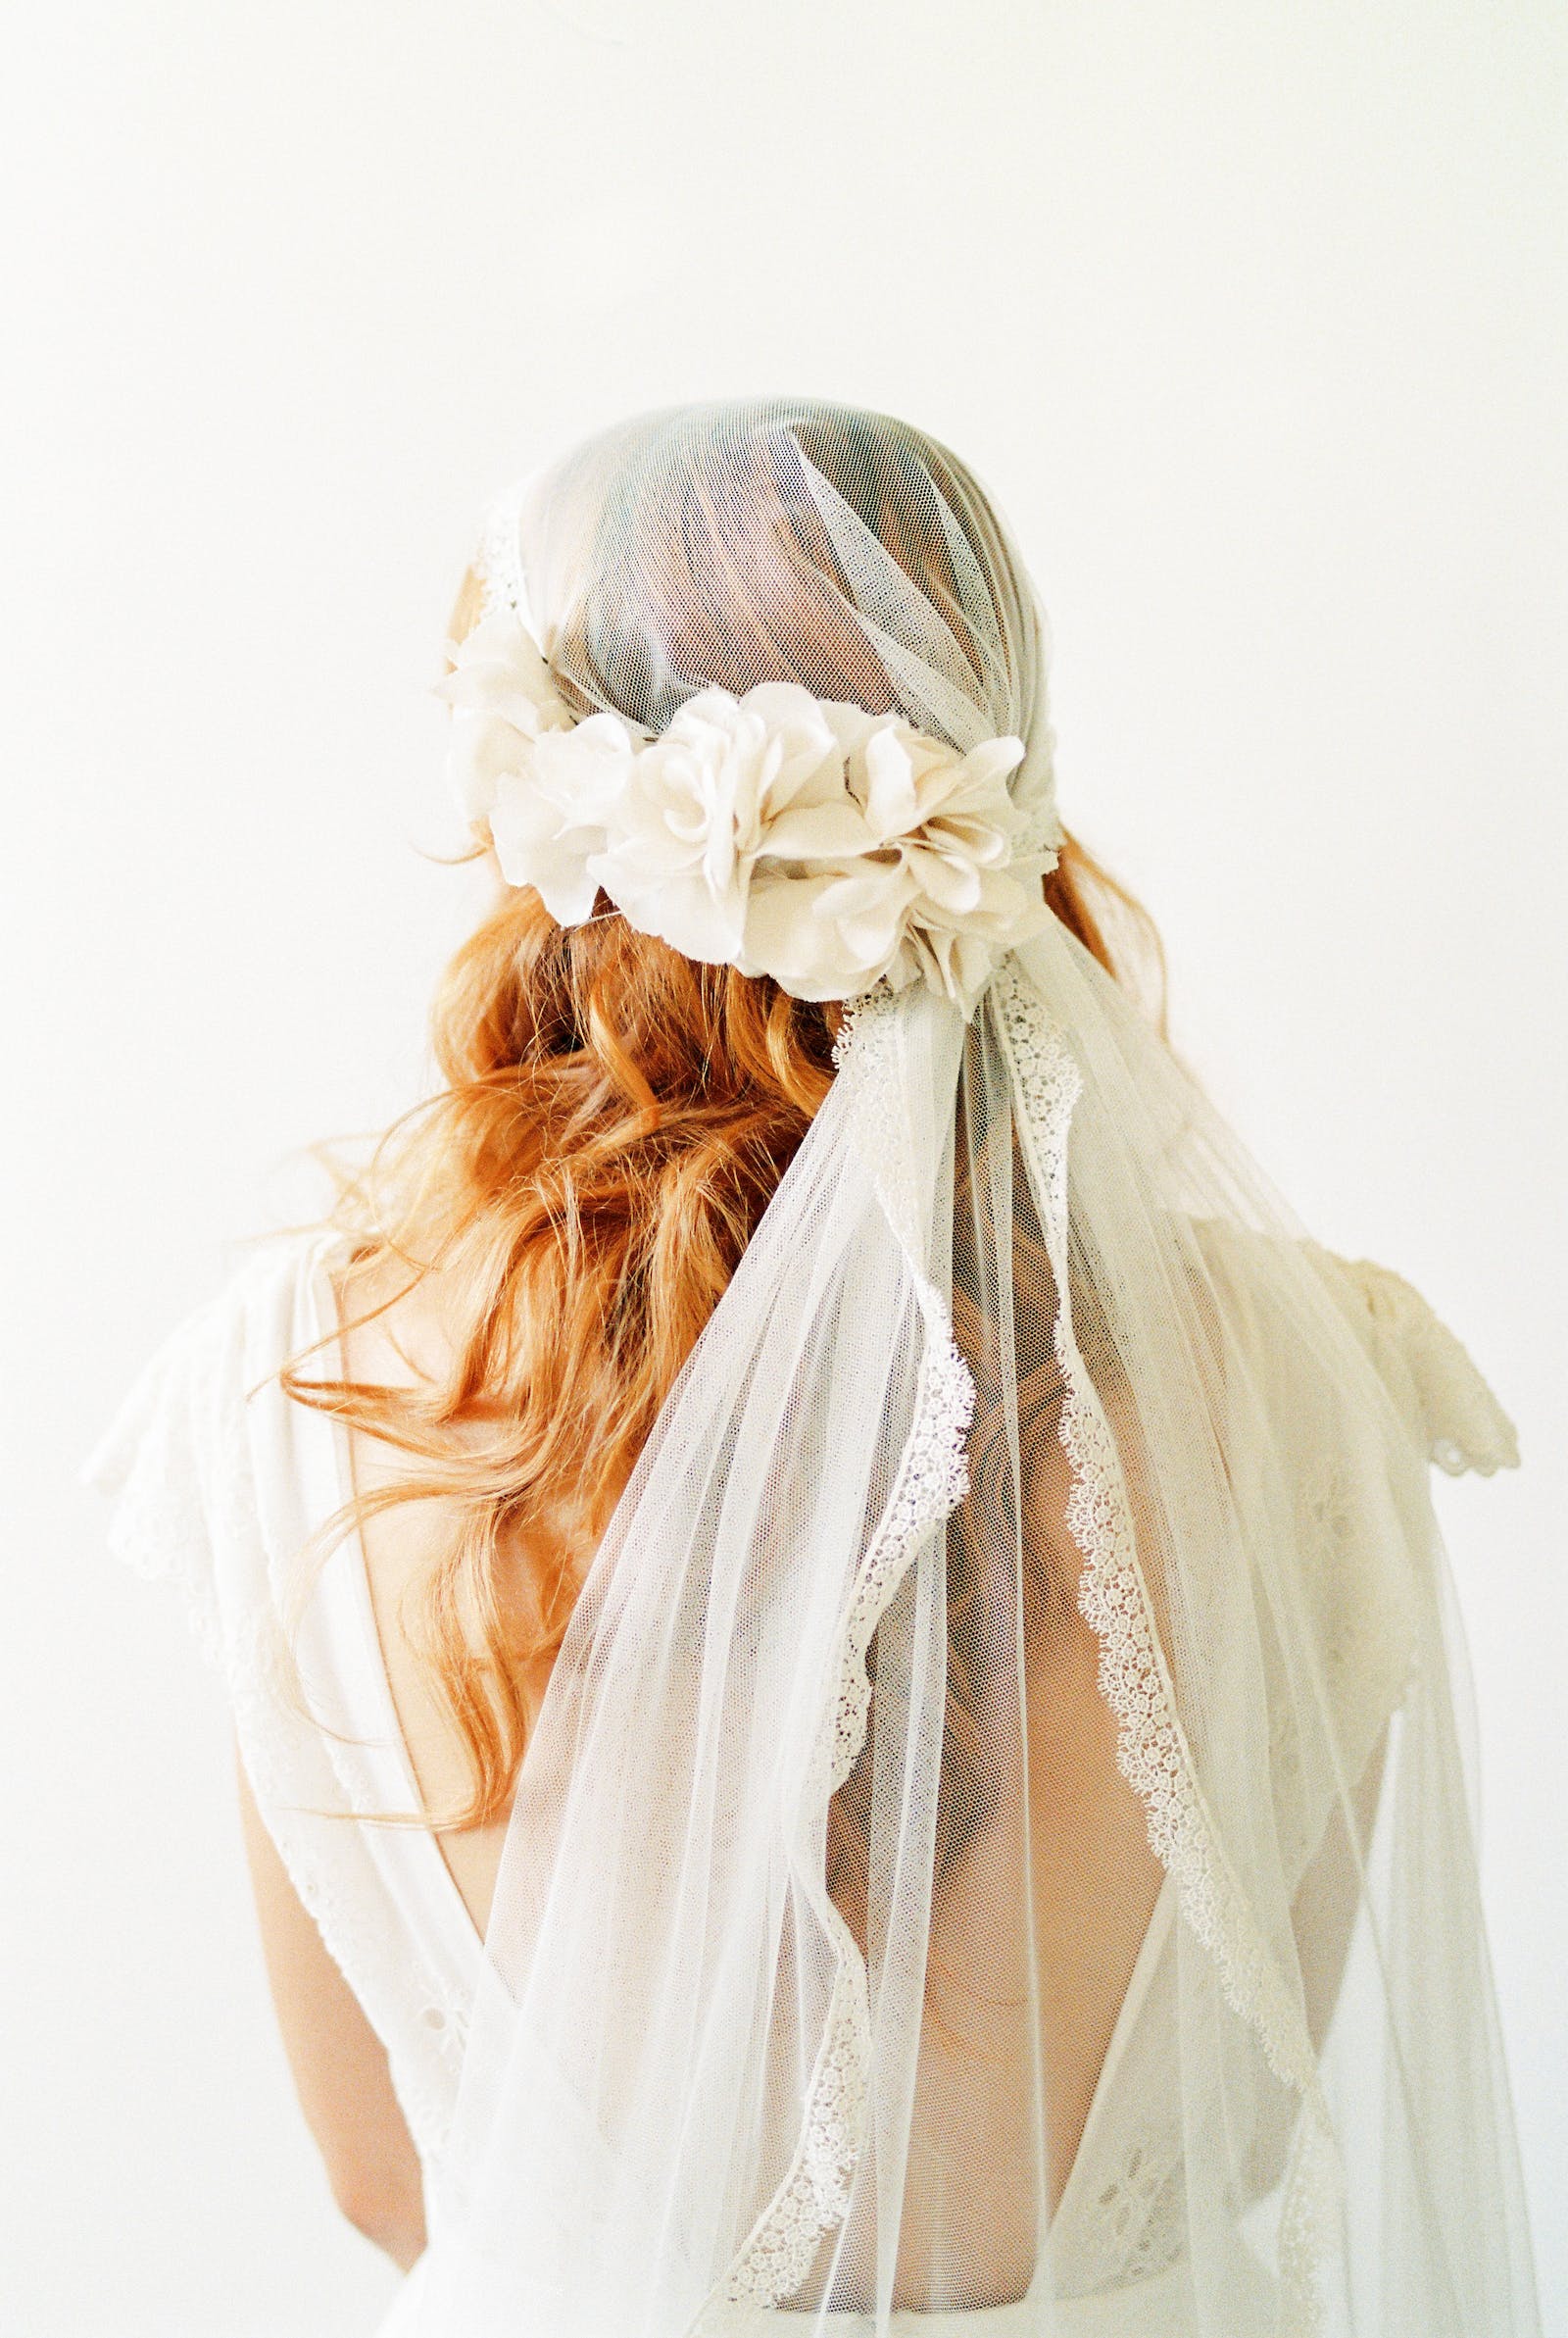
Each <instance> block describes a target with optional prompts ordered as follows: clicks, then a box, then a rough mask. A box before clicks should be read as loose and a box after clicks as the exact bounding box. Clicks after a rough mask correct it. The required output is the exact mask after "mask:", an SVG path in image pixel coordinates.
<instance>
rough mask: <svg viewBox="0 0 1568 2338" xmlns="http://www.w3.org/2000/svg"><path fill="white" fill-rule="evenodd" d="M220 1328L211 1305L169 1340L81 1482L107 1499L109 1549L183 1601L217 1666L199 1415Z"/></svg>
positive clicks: (217, 1627)
mask: <svg viewBox="0 0 1568 2338" xmlns="http://www.w3.org/2000/svg"><path fill="white" fill-rule="evenodd" d="M219 1336H220V1324H219V1321H218V1318H217V1314H216V1311H215V1310H214V1308H213V1307H212V1306H211V1305H209V1306H208V1307H205V1308H203V1309H201V1310H199V1311H198V1312H197V1314H195V1315H194V1316H192V1317H190V1318H188V1319H187V1320H186V1321H185V1322H184V1323H182V1324H180V1326H179V1327H178V1329H177V1330H175V1331H173V1332H172V1333H171V1335H170V1336H169V1338H168V1339H167V1340H166V1341H165V1342H164V1344H163V1346H162V1347H160V1348H159V1349H158V1350H157V1351H156V1352H155V1353H154V1355H153V1356H152V1357H151V1359H150V1360H149V1362H148V1363H147V1364H146V1365H145V1366H144V1367H143V1368H142V1371H141V1374H140V1376H139V1378H138V1379H137V1380H136V1381H135V1383H134V1384H133V1386H132V1387H131V1390H130V1393H129V1394H128V1396H126V1398H125V1400H124V1402H123V1404H122V1406H121V1408H120V1411H119V1412H118V1414H117V1415H116V1416H115V1418H114V1419H113V1420H112V1421H111V1423H110V1425H109V1428H108V1430H107V1431H106V1432H105V1434H104V1436H103V1437H102V1438H101V1439H100V1441H99V1443H98V1445H97V1446H96V1447H95V1448H94V1450H93V1451H92V1453H91V1454H90V1455H89V1456H88V1459H87V1462H86V1465H85V1467H84V1468H83V1470H82V1476H83V1478H84V1480H85V1481H86V1482H87V1483H88V1484H90V1485H93V1486H96V1487H97V1488H98V1490H99V1491H100V1492H102V1493H105V1494H108V1495H109V1496H110V1497H111V1498H112V1500H113V1502H114V1509H113V1511H112V1513H111V1516H110V1521H109V1531H108V1541H109V1548H110V1550H111V1551H112V1552H113V1554H114V1556H115V1557H116V1558H117V1559H120V1560H122V1561H123V1563H124V1564H125V1565H126V1566H127V1567H131V1568H133V1569H134V1571H135V1572H136V1573H137V1574H140V1575H143V1576H145V1577H147V1579H148V1580H149V1581H163V1582H168V1583H171V1584H172V1585H173V1586H174V1587H175V1589H176V1590H177V1591H178V1592H179V1593H180V1594H181V1595H182V1597H183V1600H184V1604H185V1608H186V1612H187V1614H188V1617H189V1619H190V1624H191V1628H192V1630H193V1632H194V1633H195V1636H196V1640H197V1643H198V1645H199V1646H200V1648H201V1650H202V1653H203V1655H204V1656H205V1657H206V1658H207V1660H208V1662H209V1663H211V1664H213V1665H220V1664H221V1661H222V1654H223V1650H222V1629H221V1617H220V1608H219V1601H218V1597H217V1588H216V1582H215V1572H214V1554H213V1539H212V1531H211V1519H210V1512H209V1483H210V1450H209V1443H208V1438H207V1436H206V1434H205V1429H206V1427H207V1425H208V1424H207V1422H206V1420H205V1418H204V1416H205V1414H206V1413H207V1412H208V1411H210V1409H211V1403H212V1397H213V1393H214V1390H215V1387H216V1383H217V1377H218V1371H217V1367H218V1364H219V1361H220V1360H219V1357H218V1354H217V1352H216V1351H217V1344H218V1339H219Z"/></svg>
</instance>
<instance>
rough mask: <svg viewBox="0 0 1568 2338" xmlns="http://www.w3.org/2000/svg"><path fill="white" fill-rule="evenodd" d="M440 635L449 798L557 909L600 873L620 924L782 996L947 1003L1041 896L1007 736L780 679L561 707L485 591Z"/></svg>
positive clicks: (514, 872)
mask: <svg viewBox="0 0 1568 2338" xmlns="http://www.w3.org/2000/svg"><path fill="white" fill-rule="evenodd" d="M448 654H449V656H450V657H451V660H452V672H450V673H449V674H448V675H447V676H446V677H445V679H444V680H443V681H441V682H440V683H438V684H437V689H438V691H439V693H440V695H441V696H442V697H444V698H445V699H447V700H448V701H449V702H450V704H451V706H452V709H453V726H452V739H451V747H450V752H449V756H448V765H447V768H448V774H449V777H450V779H451V782H452V785H453V789H454V792H455V794H456V796H457V799H458V802H459V804H460V805H461V807H462V809H463V811H464V812H465V813H466V816H467V818H468V820H469V821H471V822H472V823H473V825H474V826H475V827H476V828H479V829H482V830H488V833H489V837H490V840H491V842H492V843H493V844H494V847H495V853H496V858H497V860H498V861H499V863H500V865H501V870H502V873H503V875H504V876H505V877H506V878H507V881H508V882H509V883H510V884H514V885H531V886H533V887H534V889H535V890H536V891H537V892H538V894H539V896H540V898H541V899H542V900H543V902H544V904H545V907H546V908H547V909H548V910H549V912H550V914H551V916H552V917H554V918H556V919H558V920H560V922H561V923H562V924H564V925H577V924H581V923H582V922H583V921H584V920H586V919H588V918H589V917H591V916H592V914H593V908H594V902H595V899H596V897H597V895H598V893H599V891H600V889H601V888H603V890H604V891H605V892H606V893H608V894H609V896H610V898H611V900H612V901H613V903H614V904H615V906H616V908H617V909H618V910H619V911H620V912H621V914H622V916H623V917H624V918H625V919H626V920H627V921H628V923H630V924H632V925H634V926H635V927H636V928H637V929H638V931H639V932H641V933H651V934H657V935H659V936H661V937H662V939H663V940H664V941H666V942H668V943H669V944H670V945H671V947H672V948H674V949H676V950H679V951H680V952H682V954H683V955H684V956H686V957H688V958H695V959H699V960H702V961H704V962H705V963H707V964H709V965H727V966H733V967H737V968H738V969H739V970H740V971H741V972H742V973H746V974H770V975H772V977H773V978H774V980H775V981H776V982H778V983H779V984H780V986H781V987H782V988H783V989H785V990H787V991H789V992H791V993H792V994H793V995H794V996H795V997H796V998H802V999H842V998H852V997H855V996H857V995H858V993H860V992H862V991H865V990H869V989H870V988H871V987H872V986H873V985H874V984H875V983H877V982H879V981H881V980H884V979H885V980H886V981H888V982H889V983H890V984H891V985H892V986H893V987H894V988H895V989H903V988H905V987H906V986H907V984H909V983H912V982H919V981H923V982H926V983H928V984H929V985H930V987H931V988H932V989H933V990H937V991H940V992H943V993H945V994H946V995H947V996H948V997H949V998H951V999H954V1000H955V1001H956V1002H957V1003H958V1004H959V1005H960V1006H962V1007H963V1008H964V1010H965V1012H967V1011H968V1010H969V1008H970V1007H971V1006H972V1005H973V1002H974V1000H975V999H976V998H977V997H978V995H979V992H980V990H981V989H982V987H983V986H984V984H985V982H986V980H987V978H988V976H989V975H990V973H991V972H992V970H993V969H994V968H995V966H996V965H997V963H998V961H999V960H1000V959H1001V958H1002V957H1004V956H1005V953H1006V952H1007V951H1008V950H1011V949H1013V948H1014V947H1016V945H1017V944H1018V943H1019V942H1021V941H1024V940H1026V939H1027V938H1028V937H1029V935H1030V934H1032V933H1036V932H1038V931H1039V930H1040V929H1041V927H1042V925H1043V924H1044V923H1045V921H1046V920H1047V919H1048V917H1049V915H1050V912H1049V911H1048V910H1047V909H1046V907H1045V903H1044V900H1043V898H1042V895H1041V888H1040V879H1041V878H1042V877H1043V876H1044V875H1045V874H1046V872H1047V871H1050V870H1052V869H1054V867H1055V865H1056V858H1057V854H1056V849H1055V848H1056V846H1057V845H1058V844H1059V843H1060V841H1061V830H1060V827H1059V825H1058V824H1057V823H1056V821H1055V818H1054V812H1053V811H1052V809H1051V806H1050V804H1049V801H1036V802H1035V803H1033V804H1032V805H1031V806H1029V807H1028V808H1027V809H1026V808H1024V807H1023V806H1021V805H1020V804H1019V803H1017V802H1015V801H1014V798H1013V795H1012V793H1011V792H1009V787H1008V782H1009V780H1010V779H1011V778H1012V777H1013V775H1014V773H1015V772H1017V771H1018V769H1019V766H1020V765H1021V764H1022V763H1023V761H1024V752H1025V750H1024V743H1023V741H1022V740H1021V739H1018V738H993V739H983V740H982V741H981V742H980V743H979V744H978V745H977V746H974V747H971V748H970V749H969V751H968V752H967V753H966V754H960V753H959V752H958V751H957V750H956V748H953V747H950V746H947V745H945V744H944V743H943V742H942V741H940V740H938V739H934V738H932V737H930V736H928V735H927V734H926V733H925V732H923V731H919V730H915V729H913V728H912V727H911V726H910V724H909V723H907V722H906V721H904V720H903V719H902V718H901V717H900V716H897V715H892V714H882V715H870V714H867V713H866V712H865V711H864V710H863V709H862V708H860V707H858V706H845V705H841V704H840V703H838V702H837V701H835V700H831V699H821V698H816V697H813V696H812V694H811V693H810V691H809V690H806V689H803V688H802V687H801V686H800V685H799V684H798V683H795V682H762V683H759V684H758V685H757V686H756V687H755V688H753V689H750V690H748V691H746V692H745V694H744V695H743V696H741V697H739V698H737V697H735V696H733V695H732V694H731V693H730V692H729V691H728V690H719V689H706V690H699V691H698V692H697V693H696V694H695V695H694V696H693V697H691V698H688V699H687V700H686V702H685V703H684V705H683V706H682V707H681V708H680V710H679V712H678V713H677V714H676V716H675V717H674V720H673V721H671V722H670V723H669V725H668V726H667V728H666V729H664V730H663V731H662V732H661V733H659V734H658V735H657V736H656V735H654V734H652V733H650V732H649V731H647V730H645V729H643V728H642V727H641V726H640V725H638V724H637V723H634V722H630V721H627V720H626V719H625V718H624V717H623V716H621V715H618V714H612V713H599V714H593V715H589V716H587V717H586V718H579V717H578V715H577V714H576V713H575V711H574V710H573V709H572V708H571V707H569V706H568V705H567V704H566V702H565V700H564V698H563V697H562V695H561V693H560V691H559V690H558V689H557V687H556V685H555V682H554V680H553V679H552V676H551V673H550V670H549V667H548V666H547V665H546V663H545V660H544V658H543V656H542V654H541V652H540V650H539V648H538V645H537V644H536V643H535V642H534V641H533V640H532V639H531V637H530V636H529V634H528V633H527V631H526V630H525V628H524V627H523V625H522V624H521V623H520V622H519V621H518V619H517V617H516V615H515V611H514V610H513V609H511V608H510V607H506V606H500V607H494V608H492V610H491V611H490V613H489V614H488V615H487V616H486V617H484V618H483V619H482V620H481V621H480V622H479V623H478V624H477V625H476V626H475V627H474V628H473V630H472V631H471V632H470V633H469V634H468V635H467V637H466V640H465V641H463V642H462V643H461V644H450V645H449V650H448Z"/></svg>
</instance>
